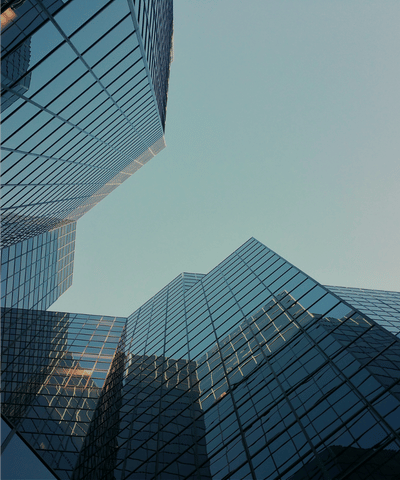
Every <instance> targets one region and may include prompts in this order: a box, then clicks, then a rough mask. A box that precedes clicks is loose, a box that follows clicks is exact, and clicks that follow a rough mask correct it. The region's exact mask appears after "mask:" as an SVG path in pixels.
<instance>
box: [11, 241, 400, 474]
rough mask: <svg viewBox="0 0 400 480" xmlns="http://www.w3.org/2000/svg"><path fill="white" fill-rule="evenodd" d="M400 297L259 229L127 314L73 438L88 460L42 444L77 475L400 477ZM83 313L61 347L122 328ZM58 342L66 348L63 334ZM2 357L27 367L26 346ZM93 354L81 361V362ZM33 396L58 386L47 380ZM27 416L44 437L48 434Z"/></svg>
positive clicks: (80, 345)
mask: <svg viewBox="0 0 400 480" xmlns="http://www.w3.org/2000/svg"><path fill="white" fill-rule="evenodd" d="M378 298H380V302H381V303H379V301H378V300H377V299H378ZM399 300H400V294H399V293H396V292H380V291H371V290H370V291H363V290H360V289H350V288H349V289H346V288H344V287H325V286H323V285H321V284H319V283H318V282H316V281H315V280H313V279H312V278H311V277H309V276H308V275H306V274H305V273H304V272H301V271H300V270H299V269H298V268H296V267H295V266H293V265H292V264H291V263H289V262H287V261H286V260H284V259H283V258H282V257H280V256H279V255H277V254H276V253H275V252H273V251H271V250H270V249H268V248H267V247H265V246H264V245H262V244H261V243H260V242H258V241H257V240H255V239H254V238H251V239H250V240H248V241H247V242H246V243H245V244H244V245H242V246H241V247H240V248H239V249H237V250H236V251H235V252H234V253H232V254H231V255H230V256H229V257H227V258H226V259H225V260H224V261H223V262H221V263H220V264H219V265H218V266H216V267H215V268H214V269H213V270H211V271H210V272H209V273H208V274H206V275H202V274H187V273H185V274H181V275H179V276H178V277H177V278H175V279H174V280H173V281H172V282H171V283H169V284H168V285H167V286H166V287H164V288H163V289H162V290H161V291H160V292H158V293H157V294H156V295H154V297H152V298H151V299H150V300H149V301H148V302H146V303H145V304H144V305H143V306H142V307H140V308H139V309H138V310H136V311H135V312H134V313H133V314H132V315H130V316H129V317H128V318H127V319H125V320H122V319H121V320H120V324H119V328H122V326H123V330H121V335H120V337H119V341H118V346H117V348H116V349H115V353H114V356H113V363H112V365H111V366H110V367H109V373H108V375H107V377H106V379H105V383H104V386H102V387H101V391H100V390H98V391H97V390H96V395H95V397H96V402H95V403H93V407H91V409H89V408H88V407H87V410H90V411H91V413H90V419H89V420H88V422H87V423H86V424H85V428H84V433H82V434H81V436H80V439H79V442H80V443H79V445H80V447H79V449H78V450H79V451H78V452H77V453H76V452H75V453H74V452H71V456H70V458H73V459H74V461H76V463H75V464H74V465H72V463H71V462H70V463H69V464H68V466H65V468H64V471H63V472H61V471H62V469H63V467H62V465H66V464H65V463H62V462H61V463H57V464H55V463H54V458H59V457H57V455H56V452H52V456H51V457H49V456H48V455H47V454H46V448H47V447H46V448H44V449H43V451H40V452H38V453H39V455H40V456H41V458H42V459H43V460H44V461H45V462H46V459H49V460H48V463H47V464H48V466H49V467H50V468H52V470H53V471H54V470H56V469H57V472H58V475H59V477H60V478H66V479H68V478H72V479H73V480H78V479H96V480H98V479H109V478H110V479H111V478H118V479H128V478H129V479H141V480H142V479H163V478H174V479H182V480H183V479H197V480H202V479H208V478H209V479H222V478H224V479H225V478H226V479H228V478H234V479H236V478H237V479H239V478H243V479H253V480H258V479H266V478H270V479H281V478H291V479H295V480H299V479H317V478H318V479H325V480H328V479H345V478H369V479H381V480H382V479H390V480H392V479H395V478H396V476H398V472H399V469H400V454H399V451H400V438H399V428H400V415H399V412H400V390H399V382H400V340H399V338H398V337H397V336H396V334H397V333H398V331H399V325H400V306H399V305H400V301H399ZM372 312H373V313H372ZM45 313H46V312H45ZM47 313H49V312H47ZM28 314H29V312H28V313H24V312H21V311H19V312H18V315H16V317H15V318H17V319H19V320H18V321H19V322H23V319H24V315H28ZM53 315H56V314H54V313H53ZM58 315H61V317H62V318H64V316H63V315H65V314H58ZM70 317H71V318H75V317H76V316H74V315H72V314H70ZM372 317H373V318H372ZM57 318H58V317H57ZM85 321H86V324H87V326H86V327H85V328H82V329H77V328H74V325H73V324H72V323H71V336H70V338H71V342H70V346H68V347H67V346H65V345H64V344H63V347H62V351H63V354H62V359H63V361H65V360H66V359H68V360H70V358H71V356H70V355H72V358H73V354H74V353H73V352H76V350H74V349H79V348H82V349H84V350H83V352H84V353H85V354H90V345H89V343H85V342H88V341H89V340H90V341H93V342H96V341H97V340H99V341H100V338H101V335H102V333H101V332H102V331H103V334H104V335H106V336H107V338H112V335H110V333H108V331H107V329H102V328H99V327H100V323H99V318H96V317H94V316H93V317H91V316H88V317H87V319H86V320H85ZM107 322H109V321H108V320H107ZM17 323H18V322H17ZM63 325H64V324H63ZM97 325H98V326H97ZM94 326H96V332H97V333H94V332H93V331H91V330H90V329H91V328H94ZM85 330H86V332H85ZM53 336H54V335H53ZM64 336H65V334H64ZM52 338H53V337H52ZM54 338H55V337H54ZM57 338H58V337H57ZM63 338H64V337H63ZM65 338H67V337H65ZM79 339H81V342H80V343H79ZM31 341H32V342H33V343H32V345H34V346H35V345H36V344H35V343H34V340H31ZM75 341H77V344H76V346H75ZM50 343H51V344H52V343H53V344H54V347H53V348H54V351H55V352H56V351H57V352H58V350H57V348H58V349H59V347H57V345H59V342H58V343H57V341H56V340H54V341H53V340H51V341H50ZM113 343H114V345H116V338H114V340H113ZM94 345H96V343H94ZM86 346H87V347H89V348H88V349H86ZM78 351H79V350H78ZM69 352H72V353H70V354H69ZM54 356H56V355H51V356H50V357H51V358H53V357H54ZM42 357H43V355H42ZM42 357H41V358H42ZM43 358H44V360H43V362H44V367H46V368H48V367H47V364H48V363H46V362H47V356H46V355H45V356H44V357H43ZM41 361H42V360H41ZM96 362H100V364H101V362H102V360H101V352H99V353H98V354H97V356H96ZM4 365H5V367H3V368H5V372H6V374H5V375H6V376H5V378H6V379H8V378H9V377H10V373H8V374H7V372H12V374H13V375H14V377H15V378H17V377H16V373H17V372H16V369H18V368H21V369H22V368H23V366H19V364H16V363H15V362H14V361H13V355H12V354H10V355H9V357H7V358H6V359H5V362H4ZM85 365H86V363H82V362H81V363H79V366H78V364H76V365H75V364H74V365H72V364H71V368H72V367H74V368H75V369H77V371H78V372H79V373H80V374H81V373H82V372H81V370H82V369H84V368H86V367H85ZM96 365H97V363H96ZM88 366H89V367H90V366H92V365H91V364H88ZM24 371H25V370H24ZM69 373H70V372H69V371H68V374H69ZM21 378H23V377H21ZM94 378H96V375H94V371H93V375H92V376H91V379H94ZM52 379H54V382H56V383H57V382H59V388H57V389H55V392H58V393H56V396H57V399H54V400H53V402H55V404H57V405H58V404H62V403H63V400H62V399H63V398H64V397H65V396H66V393H65V392H66V390H65V389H64V387H63V388H61V387H62V385H64V384H65V383H62V382H65V380H64V379H63V377H56V376H53V377H52ZM7 385H8V383H7ZM86 386H87V388H88V391H89V390H90V392H92V391H93V388H94V385H93V384H92V383H90V382H89V381H88V382H87V383H86ZM99 387H100V385H99ZM18 391H19V390H18ZM6 392H7V389H6ZM79 392H80V393H79V394H80V395H83V393H82V392H81V390H79ZM17 398H18V395H17V396H12V397H10V396H8V397H7V396H6V397H5V402H4V405H5V407H4V408H5V412H8V411H12V412H13V411H16V407H13V405H15V404H18V402H17ZM24 399H26V402H28V403H29V401H32V400H31V397H29V396H28V395H26V396H25V397H24ZM34 401H35V402H36V403H39V404H42V403H43V402H44V400H41V398H40V394H39V395H36V396H35V400H34ZM57 402H58V403H57ZM36 403H35V404H36ZM10 404H11V405H10ZM28 406H29V405H28ZM28 406H26V407H25V410H21V409H20V410H18V411H19V412H21V413H20V417H22V418H23V419H25V418H26V417H28V418H29V419H32V413H31V412H32V410H30V409H29V408H28ZM57 418H58V417H57ZM72 418H73V419H75V420H74V421H76V416H75V417H74V416H73V417H72ZM6 420H7V421H9V423H12V422H13V419H11V420H10V419H7V418H6ZM21 424H22V425H27V426H28V427H29V428H30V426H31V423H30V422H29V421H25V423H24V420H22V423H21ZM68 428H69V426H68V423H67V424H66V425H65V426H64V429H65V431H67V432H69V431H70V430H68ZM16 430H17V432H18V433H17V434H18V435H20V436H21V438H23V439H25V441H26V442H28V443H30V444H31V445H32V446H33V445H37V443H35V442H36V437H37V436H40V435H41V434H42V432H40V431H37V433H36V434H34V435H33V437H32V436H31V437H28V436H27V435H26V432H24V431H22V430H21V429H18V428H16ZM30 432H32V430H31V431H30ZM30 434H31V435H32V433H30ZM35 435H36V436H35ZM35 448H37V447H35ZM55 465H56V468H55Z"/></svg>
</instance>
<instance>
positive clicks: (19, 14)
mask: <svg viewBox="0 0 400 480" xmlns="http://www.w3.org/2000/svg"><path fill="white" fill-rule="evenodd" d="M7 7H8V8H7ZM1 48H2V59H1V66H2V85H1V89H2V91H1V95H2V112H3V118H2V154H3V158H2V199H3V204H2V242H3V245H5V246H10V245H12V244H15V243H18V242H21V241H23V240H26V239H28V238H32V237H34V236H35V235H40V234H44V233H46V232H49V231H51V230H53V229H54V228H57V227H60V226H62V225H65V224H66V223H70V222H73V221H75V220H77V219H78V218H80V217H81V216H82V215H83V214H84V213H85V212H87V211H88V210H89V209H90V208H92V207H93V206H94V205H96V204H97V203H98V202H99V201H100V200H102V199H103V198H104V197H105V196H106V195H108V193H110V192H111V191H112V190H114V189H115V188H116V187H117V186H118V185H120V184H121V183H122V182H124V181H125V180H126V179H127V178H129V177H130V176H131V175H132V174H133V173H134V172H136V171H137V170H138V169H139V168H141V167H142V166H143V165H144V164H145V163H146V162H148V161H149V160H150V159H151V158H152V157H153V156H154V155H156V154H157V153H158V152H159V151H160V150H161V149H163V148H164V147H165V142H164V130H165V118H166V104H167V93H168V79H169V68H170V62H171V59H172V1H162V0H146V1H144V0H96V1H93V2H91V1H88V2H82V1H80V0H17V1H8V2H5V5H4V8H3V9H2V44H1Z"/></svg>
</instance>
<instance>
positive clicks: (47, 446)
mask: <svg viewBox="0 0 400 480" xmlns="http://www.w3.org/2000/svg"><path fill="white" fill-rule="evenodd" d="M124 324H125V319H122V318H117V317H116V318H114V317H98V316H91V315H77V314H69V313H55V312H43V311H38V310H25V309H11V310H8V311H7V312H4V311H2V405H3V408H2V415H3V416H4V417H5V419H6V420H7V422H8V424H9V425H10V426H11V427H12V428H13V429H15V430H16V431H17V432H18V434H19V435H20V436H21V437H22V439H23V440H24V441H25V442H26V443H27V444H28V445H29V446H30V448H32V449H34V450H36V452H37V454H38V456H39V457H40V458H41V459H42V460H43V461H44V463H45V464H46V465H47V466H48V467H49V468H50V470H51V471H52V472H53V473H54V474H55V475H56V478H70V474H71V472H72V471H73V468H74V465H75V464H76V462H77V459H78V455H79V452H80V450H81V448H82V445H83V441H84V439H85V436H86V434H87V432H88V428H89V425H90V422H91V420H92V418H93V414H94V411H95V409H96V405H97V403H98V401H99V398H100V396H101V393H102V387H103V386H104V383H105V379H106V376H107V373H108V371H109V370H110V367H111V364H112V362H113V358H114V354H115V350H116V348H117V346H118V343H119V341H120V338H121V335H122V333H123V330H124ZM111 371H112V370H111ZM111 376H112V374H111Z"/></svg>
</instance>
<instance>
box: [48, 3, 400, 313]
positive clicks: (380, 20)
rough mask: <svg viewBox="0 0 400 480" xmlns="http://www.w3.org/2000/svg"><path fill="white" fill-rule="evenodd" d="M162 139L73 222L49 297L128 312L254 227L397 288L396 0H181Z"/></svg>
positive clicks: (399, 135)
mask: <svg viewBox="0 0 400 480" xmlns="http://www.w3.org/2000/svg"><path fill="white" fill-rule="evenodd" d="M174 17H175V20H174V31H175V35H174V46H175V47H174V62H173V64H172V66H171V77H170V87H169V98H168V113H167V123H166V143H167V148H166V149H165V150H163V151H162V152H161V153H160V154H158V155H157V156H156V157H155V158H153V159H152V160H151V161H150V162H149V163H148V164H147V165H146V166H145V167H144V168H142V169H140V170H139V171H138V172H136V173H135V174H134V175H133V176H132V177H131V178H130V179H129V180H127V181H126V182H125V183H124V184H123V185H121V186H120V187H119V188H118V189H117V190H115V191H114V192H113V193H111V194H110V195H109V196H108V197H107V198H106V199H105V200H103V201H102V202H101V203H100V204H99V205H97V206H96V207H95V208H94V209H93V210H91V211H90V212H89V213H87V214H86V215H85V216H84V217H83V218H82V219H81V220H80V221H79V222H78V227H77V242H76V255H75V272H74V281H73V285H72V287H71V288H70V289H69V290H68V291H67V292H66V293H65V294H64V295H63V296H62V297H61V298H60V300H58V301H57V302H56V303H55V304H54V305H53V306H52V307H51V309H52V310H59V311H70V312H75V313H92V314H98V315H100V314H103V315H120V316H126V315H129V314H130V313H132V312H133V311H134V310H136V309H137V308H138V307H139V306H140V305H142V304H143V303H144V302H145V301H146V300H148V299H149V298H150V297H151V296H152V295H154V294H155V293H156V292H157V291H158V290H160V289H161V288H162V287H163V286H164V285H166V284H167V283H168V282H169V281H171V280H172V279H173V278H174V277H175V276H176V275H178V274H179V273H180V272H182V271H189V272H201V273H207V272H208V271H209V270H211V269H212V268H213V267H214V266H215V265H217V264H218V263H219V262H220V261H222V260H223V259H224V258H225V257H227V256H228V255H229V254H230V253H232V251H234V250H235V249H236V248H238V247H239V246H240V245H241V244H242V243H244V242H245V241H246V240H247V239H248V238H249V237H251V236H254V237H255V238H257V239H258V240H260V241H261V242H262V243H264V244H265V245H267V246H268V247H269V248H271V249H273V250H275V251H276V252H277V253H278V254H280V255H282V256H283V257H284V258H286V259H287V260H289V261H290V262H292V263H293V264H295V265H296V266H297V267H299V268H301V269H302V270H304V271H305V272H306V273H308V274H309V275H311V276H313V277H314V278H315V279H316V280H317V281H319V282H321V283H323V284H328V285H341V286H352V287H363V288H377V289H387V290H399V289H400V275H399V270H400V260H399V258H400V256H399V251H398V249H399V243H400V242H399V240H400V238H399V237H400V226H399V225H400V222H399V212H398V210H399V205H400V188H399V180H400V178H399V177H400V168H399V150H400V149H399V146H400V145H399V144H400V131H399V130H400V108H399V103H400V90H399V88H398V84H399V78H400V65H399V57H398V50H399V44H400V30H399V28H398V18H400V2H398V0H393V1H391V0H385V1H384V2H382V1H365V0H362V1H361V0H360V1H354V0H346V1H339V0H338V1H335V2H321V1H319V0H315V1H312V0H302V1H298V0H297V1H294V0H293V1H285V0H283V1H278V0H268V1H267V0H251V1H246V2H245V1H243V0H208V1H207V0H175V2H174Z"/></svg>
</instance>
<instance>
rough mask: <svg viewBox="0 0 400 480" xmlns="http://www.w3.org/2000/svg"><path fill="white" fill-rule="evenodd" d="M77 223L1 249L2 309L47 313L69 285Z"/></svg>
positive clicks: (71, 223)
mask: <svg viewBox="0 0 400 480" xmlns="http://www.w3.org/2000/svg"><path fill="white" fill-rule="evenodd" d="M75 234H76V222H70V223H68V224H66V225H64V226H62V227H58V228H55V229H54V230H52V231H50V232H46V233H42V234H40V235H37V236H35V237H33V238H29V239H27V240H23V241H22V242H19V243H16V244H14V245H10V246H9V247H3V248H2V249H1V307H4V308H5V309H8V308H25V309H31V308H35V309H37V310H47V308H49V307H50V305H52V304H53V303H54V302H55V301H56V300H57V298H58V297H60V295H62V294H63V293H64V292H65V290H67V289H68V288H69V287H70V286H71V284H72V274H73V267H74V253H75Z"/></svg>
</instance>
